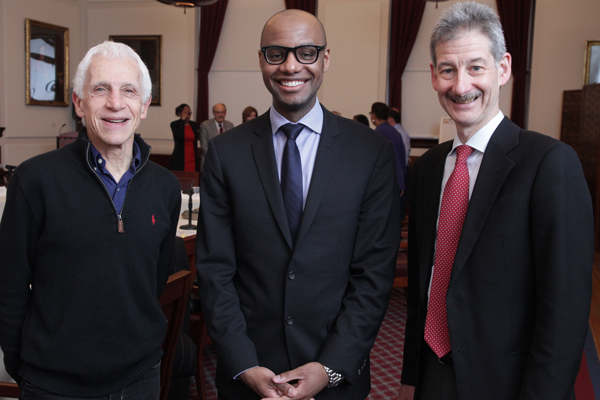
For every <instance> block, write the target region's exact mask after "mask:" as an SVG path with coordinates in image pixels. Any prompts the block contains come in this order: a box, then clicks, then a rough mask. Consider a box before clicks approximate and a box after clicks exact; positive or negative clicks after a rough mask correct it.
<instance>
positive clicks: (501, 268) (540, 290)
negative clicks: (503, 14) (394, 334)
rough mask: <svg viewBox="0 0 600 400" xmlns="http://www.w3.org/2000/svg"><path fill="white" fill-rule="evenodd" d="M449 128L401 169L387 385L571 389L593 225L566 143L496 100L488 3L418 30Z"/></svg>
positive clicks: (529, 392) (502, 64) (495, 48)
mask: <svg viewBox="0 0 600 400" xmlns="http://www.w3.org/2000/svg"><path fill="white" fill-rule="evenodd" d="M430 51H431V58H432V63H431V81H432V84H433V88H434V89H435V90H436V91H437V93H438V98H439V101H440V104H441V105H442V108H444V110H445V111H446V112H447V113H448V115H449V116H450V117H451V118H452V119H453V120H454V122H455V123H456V128H457V135H456V136H455V137H454V140H452V141H448V142H445V143H442V144H440V145H438V146H436V147H434V148H432V149H431V150H430V151H428V152H427V153H426V154H424V155H423V156H421V157H420V158H419V160H418V161H417V162H416V163H415V165H414V168H413V172H412V174H413V175H412V176H411V179H410V182H411V187H410V190H409V193H410V220H409V225H410V227H409V240H408V243H409V253H408V267H409V274H408V276H409V278H408V279H409V280H408V288H409V289H408V290H409V294H408V321H407V326H406V342H405V348H404V349H405V351H404V365H403V370H402V387H401V390H400V395H399V397H398V398H399V399H402V400H408V399H411V400H412V399H413V398H415V399H421V400H446V399H452V400H456V399H460V400H481V399H486V400H488V399H498V400H515V399H544V400H554V399H555V400H559V399H560V400H568V399H574V389H573V386H574V383H575V378H576V376H577V373H578V371H579V365H580V362H581V355H582V351H583V344H584V341H585V337H586V333H587V328H588V315H589V307H590V297H591V279H590V278H591V275H590V274H591V267H592V263H593V256H594V245H593V242H594V227H593V219H592V207H591V201H590V194H589V189H588V187H587V185H586V181H585V179H584V176H583V172H582V169H581V165H580V162H579V160H578V158H577V154H576V153H575V152H574V151H573V149H572V148H570V147H569V146H567V145H565V144H564V143H562V142H559V141H557V140H554V139H552V138H550V137H547V136H544V135H541V134H539V133H536V132H531V131H527V130H524V129H521V128H520V127H518V126H517V125H515V124H514V123H512V122H511V121H510V120H509V119H508V118H506V117H505V116H504V115H503V114H502V112H501V111H500V108H499V105H498V100H499V93H500V87H501V86H502V85H504V84H505V83H506V82H507V81H508V80H509V78H510V74H511V55H510V54H509V53H507V52H506V45H505V41H504V36H503V33H502V26H501V25H500V21H499V18H498V16H497V15H496V13H495V12H494V11H492V9H490V8H489V7H488V6H485V5H483V4H477V3H473V2H469V3H457V4H455V5H454V6H453V7H451V8H450V9H448V10H447V12H446V13H445V14H444V15H442V17H441V19H440V21H439V22H438V24H437V25H436V27H435V28H434V30H433V33H432V36H431V42H430Z"/></svg>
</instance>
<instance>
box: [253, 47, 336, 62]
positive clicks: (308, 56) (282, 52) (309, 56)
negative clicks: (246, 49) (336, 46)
mask: <svg viewBox="0 0 600 400" xmlns="http://www.w3.org/2000/svg"><path fill="white" fill-rule="evenodd" d="M324 49H325V46H316V45H312V44H311V45H304V46H297V47H283V46H265V47H261V48H260V51H262V53H263V55H264V56H265V60H266V61H267V62H268V63H269V64H271V65H279V64H283V63H284V62H285V60H286V59H287V56H288V54H289V53H290V52H292V53H294V56H296V60H298V62H299V63H300V64H313V63H314V62H316V61H317V59H318V58H319V52H320V51H321V50H324Z"/></svg>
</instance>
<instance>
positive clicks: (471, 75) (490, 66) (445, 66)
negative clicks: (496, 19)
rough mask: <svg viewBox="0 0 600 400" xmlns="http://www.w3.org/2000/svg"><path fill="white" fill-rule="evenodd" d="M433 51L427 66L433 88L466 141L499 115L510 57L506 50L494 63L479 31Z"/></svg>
mask: <svg viewBox="0 0 600 400" xmlns="http://www.w3.org/2000/svg"><path fill="white" fill-rule="evenodd" d="M435 53H436V57H437V65H436V66H434V65H433V64H431V66H430V67H431V82H432V84H433V88H434V89H435V90H436V91H437V93H438V99H439V101H440V104H441V105H442V108H443V109H444V110H445V111H446V112H447V113H448V115H449V116H450V118H452V120H453V121H454V122H455V123H456V129H457V131H458V135H459V137H460V139H461V141H462V142H463V143H466V141H467V140H468V139H469V138H470V137H471V136H472V135H473V134H474V133H475V132H477V131H478V130H479V129H481V128H483V127H484V126H485V125H486V124H487V123H488V122H489V121H490V120H491V119H492V118H494V117H495V116H496V114H498V111H499V110H500V108H499V106H498V100H499V96H500V86H502V85H504V84H505V83H506V82H507V81H508V79H509V78H510V73H511V56H510V54H508V53H505V54H504V56H503V57H502V59H501V60H500V62H499V63H498V65H496V62H495V61H494V58H493V56H492V53H491V52H490V40H489V38H488V37H487V36H485V35H484V34H483V33H481V32H479V31H471V32H466V33H464V34H463V35H461V36H459V37H458V38H457V39H456V40H450V41H448V42H446V43H441V44H439V45H438V46H437V47H436V51H435Z"/></svg>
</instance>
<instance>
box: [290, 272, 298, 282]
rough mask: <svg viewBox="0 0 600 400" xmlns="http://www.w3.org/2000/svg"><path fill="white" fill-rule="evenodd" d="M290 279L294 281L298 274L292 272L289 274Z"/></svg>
mask: <svg viewBox="0 0 600 400" xmlns="http://www.w3.org/2000/svg"><path fill="white" fill-rule="evenodd" d="M288 278H290V280H292V281H293V280H294V279H296V273H295V272H294V271H290V273H289V274H288Z"/></svg>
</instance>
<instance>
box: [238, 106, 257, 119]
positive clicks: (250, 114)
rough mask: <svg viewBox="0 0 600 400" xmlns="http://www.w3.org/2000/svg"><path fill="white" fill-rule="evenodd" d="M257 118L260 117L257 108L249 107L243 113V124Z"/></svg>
mask: <svg viewBox="0 0 600 400" xmlns="http://www.w3.org/2000/svg"><path fill="white" fill-rule="evenodd" d="M256 117H258V111H256V108H254V107H252V106H248V107H246V108H244V111H242V122H246V121H249V120H251V119H254V118H256Z"/></svg>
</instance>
